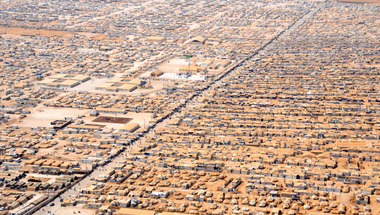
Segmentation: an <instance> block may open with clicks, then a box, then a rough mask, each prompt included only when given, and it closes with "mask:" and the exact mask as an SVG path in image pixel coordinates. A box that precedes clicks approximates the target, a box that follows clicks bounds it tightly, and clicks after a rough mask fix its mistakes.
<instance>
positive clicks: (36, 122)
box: [15, 107, 91, 127]
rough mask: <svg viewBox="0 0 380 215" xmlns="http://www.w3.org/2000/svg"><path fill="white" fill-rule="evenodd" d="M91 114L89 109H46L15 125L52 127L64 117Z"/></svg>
mask: <svg viewBox="0 0 380 215" xmlns="http://www.w3.org/2000/svg"><path fill="white" fill-rule="evenodd" d="M90 112H91V110H89V109H78V108H51V107H44V108H43V109H42V110H41V111H37V112H34V113H32V114H30V115H29V116H28V117H26V118H25V119H23V120H22V121H21V122H17V123H15V124H17V125H18V126H20V127H36V126H44V127H50V126H51V125H50V122H52V121H54V120H57V119H63V118H64V117H77V116H79V115H86V114H88V113H90Z"/></svg>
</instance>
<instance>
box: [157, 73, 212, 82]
mask: <svg viewBox="0 0 380 215" xmlns="http://www.w3.org/2000/svg"><path fill="white" fill-rule="evenodd" d="M159 78H160V79H161V78H162V79H182V80H193V81H200V80H204V79H205V78H204V76H203V75H191V76H190V77H188V78H185V77H184V76H178V75H177V74H176V73H165V74H163V75H161V76H160V77H159Z"/></svg>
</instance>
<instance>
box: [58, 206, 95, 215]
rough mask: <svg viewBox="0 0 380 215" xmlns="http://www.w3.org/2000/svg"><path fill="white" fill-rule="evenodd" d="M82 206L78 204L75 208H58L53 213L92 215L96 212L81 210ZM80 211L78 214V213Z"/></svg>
mask: <svg viewBox="0 0 380 215" xmlns="http://www.w3.org/2000/svg"><path fill="white" fill-rule="evenodd" d="M83 207H84V205H83V204H78V205H77V206H70V207H60V208H59V209H58V210H57V211H55V212H54V214H55V215H68V214H74V212H75V214H81V215H94V214H95V212H96V210H91V209H83ZM78 211H80V213H78Z"/></svg>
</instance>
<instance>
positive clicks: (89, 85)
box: [67, 78, 109, 92]
mask: <svg viewBox="0 0 380 215" xmlns="http://www.w3.org/2000/svg"><path fill="white" fill-rule="evenodd" d="M108 80H109V79H107V78H100V79H94V78H92V79H91V80H89V81H86V82H84V83H82V84H80V85H78V86H76V87H73V88H68V89H67V91H70V92H75V91H88V92H95V91H96V92H103V91H98V90H95V87H96V86H98V85H100V84H103V83H105V82H106V81H108Z"/></svg>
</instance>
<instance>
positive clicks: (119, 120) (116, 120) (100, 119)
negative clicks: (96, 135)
mask: <svg viewBox="0 0 380 215" xmlns="http://www.w3.org/2000/svg"><path fill="white" fill-rule="evenodd" d="M92 121H93V122H105V123H119V124H126V123H128V122H130V121H132V119H131V118H124V117H112V116H99V117H98V118H96V119H94V120H92Z"/></svg>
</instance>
